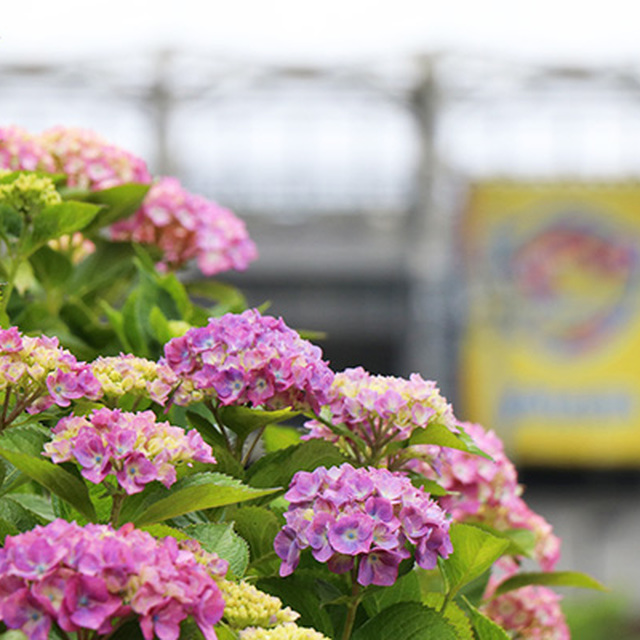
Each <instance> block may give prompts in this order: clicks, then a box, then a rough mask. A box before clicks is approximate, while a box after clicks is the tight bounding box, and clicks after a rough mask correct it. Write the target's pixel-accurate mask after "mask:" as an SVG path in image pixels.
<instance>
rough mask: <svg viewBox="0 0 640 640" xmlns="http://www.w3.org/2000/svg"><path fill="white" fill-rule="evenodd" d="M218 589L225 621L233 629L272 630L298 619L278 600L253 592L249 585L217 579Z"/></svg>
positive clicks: (294, 613)
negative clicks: (260, 628) (221, 597)
mask: <svg viewBox="0 0 640 640" xmlns="http://www.w3.org/2000/svg"><path fill="white" fill-rule="evenodd" d="M218 586H219V587H220V590H221V591H222V596H223V598H224V602H225V605H224V619H225V620H226V622H227V624H228V625H229V626H230V627H233V628H234V629H244V628H245V627H249V626H253V627H273V626H274V625H278V624H282V623H284V622H293V620H296V619H297V618H299V617H300V616H299V614H298V613H296V612H295V611H293V610H291V609H290V608H289V607H286V608H285V609H283V608H282V601H281V600H280V599H279V598H276V597H275V596H270V595H269V594H267V593H264V592H263V591H260V590H259V589H256V587H254V586H253V585H251V584H249V583H248V582H244V581H242V582H230V581H228V580H220V581H219V582H218Z"/></svg>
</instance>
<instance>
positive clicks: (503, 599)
mask: <svg viewBox="0 0 640 640" xmlns="http://www.w3.org/2000/svg"><path fill="white" fill-rule="evenodd" d="M561 599H562V597H561V596H560V595H558V594H557V593H555V592H554V591H552V590H551V589H549V588H547V587H538V586H529V587H522V588H521V589H516V590H514V591H509V592H507V593H505V594H503V595H501V596H498V597H497V598H494V599H493V600H490V601H489V603H488V604H487V605H486V607H485V608H484V609H483V613H485V614H486V615H487V616H489V617H490V618H491V619H492V620H493V621H494V622H496V623H497V624H499V625H500V626H501V627H503V628H504V629H506V630H507V631H511V632H515V633H517V637H518V638H522V640H570V638H571V634H570V632H569V628H568V627H567V623H566V620H565V617H564V614H563V613H562V609H561V608H560V600H561Z"/></svg>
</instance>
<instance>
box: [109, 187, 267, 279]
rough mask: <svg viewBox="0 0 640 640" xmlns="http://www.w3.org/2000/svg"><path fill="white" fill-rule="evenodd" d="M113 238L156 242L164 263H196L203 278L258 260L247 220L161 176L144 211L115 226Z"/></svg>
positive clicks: (245, 265) (166, 265)
mask: <svg viewBox="0 0 640 640" xmlns="http://www.w3.org/2000/svg"><path fill="white" fill-rule="evenodd" d="M111 234H112V237H113V238H114V239H115V240H127V241H129V240H132V241H134V242H139V243H143V244H152V245H155V246H157V247H159V248H160V249H161V250H162V252H163V258H162V263H161V264H162V265H164V266H165V267H169V268H171V269H175V268H177V267H179V266H181V265H183V264H184V263H186V262H188V261H190V260H193V259H195V260H196V262H197V264H198V268H199V269H200V271H202V273H203V274H205V275H208V276H211V275H214V274H216V273H221V272H223V271H228V270H229V269H235V270H238V271H243V270H244V269H246V268H247V266H248V265H249V263H250V262H252V261H253V260H255V258H256V257H257V250H256V246H255V244H254V243H253V241H252V240H251V239H250V238H249V235H248V234H247V229H246V227H245V224H244V222H242V220H240V219H239V218H237V217H236V216H235V215H234V214H233V213H232V212H231V211H229V210H228V209H225V208H224V207H221V206H220V205H218V204H216V203H215V202H212V201H210V200H207V199H206V198H203V197H201V196H197V195H194V194H192V193H189V192H188V191H186V190H185V189H184V188H183V187H182V186H181V185H180V182H178V180H176V179H175V178H161V179H160V180H158V181H157V182H155V183H154V185H153V186H152V187H151V189H150V191H149V193H148V194H147V196H146V197H145V199H144V202H143V204H142V207H141V208H140V209H139V210H138V211H137V212H136V213H135V215H133V216H132V217H131V218H129V219H127V220H123V221H121V222H118V223H116V224H115V225H113V227H112V228H111Z"/></svg>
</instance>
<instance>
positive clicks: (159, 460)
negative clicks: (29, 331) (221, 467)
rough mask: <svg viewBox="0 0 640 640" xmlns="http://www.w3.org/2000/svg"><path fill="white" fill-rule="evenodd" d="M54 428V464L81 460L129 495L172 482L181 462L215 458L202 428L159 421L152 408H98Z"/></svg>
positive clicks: (49, 447)
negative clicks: (151, 485)
mask: <svg viewBox="0 0 640 640" xmlns="http://www.w3.org/2000/svg"><path fill="white" fill-rule="evenodd" d="M52 432H53V439H52V440H51V442H48V443H46V444H45V447H44V449H45V453H44V455H46V456H49V457H50V458H51V459H52V460H53V462H55V463H61V462H68V461H70V460H72V461H74V462H77V463H78V464H79V465H80V466H81V467H82V471H81V473H82V475H83V476H84V477H85V478H86V479H87V480H89V481H90V482H94V483H95V484H98V483H100V482H102V481H103V480H104V479H105V478H106V477H107V476H109V475H115V477H116V480H117V482H118V484H119V485H120V487H122V489H124V491H125V492H126V493H128V494H133V493H138V492H140V491H142V490H143V489H144V487H145V485H146V484H148V483H149V482H153V481H154V480H158V481H160V482H162V484H164V485H165V487H170V486H171V485H172V484H173V483H174V482H175V481H176V465H178V464H185V463H186V464H189V463H191V462H194V461H196V462H208V463H215V459H214V458H213V456H212V455H211V447H210V446H209V445H208V444H206V443H205V442H204V440H203V439H202V436H201V435H200V434H199V433H198V432H197V431H195V430H191V431H188V432H185V431H184V429H182V428H180V427H173V426H171V425H170V424H169V423H168V422H156V417H155V415H154V413H153V412H152V411H143V412H140V413H128V412H124V411H120V410H119V409H98V410H96V411H94V412H93V413H91V414H90V415H88V416H69V417H66V418H63V419H62V420H60V421H59V422H58V424H57V425H56V426H55V427H54V428H53V430H52Z"/></svg>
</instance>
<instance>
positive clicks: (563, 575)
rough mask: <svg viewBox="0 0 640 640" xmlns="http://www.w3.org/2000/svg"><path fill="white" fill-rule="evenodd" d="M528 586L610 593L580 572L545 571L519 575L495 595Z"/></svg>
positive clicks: (505, 583)
mask: <svg viewBox="0 0 640 640" xmlns="http://www.w3.org/2000/svg"><path fill="white" fill-rule="evenodd" d="M528 585H544V586H546V587H579V588H581V589H595V590H597V591H609V589H608V588H607V587H605V586H604V585H603V584H601V583H600V582H598V581H597V580H596V579H595V578H592V577H591V576H589V575H587V574H586V573H580V572H579V571H544V572H532V573H518V574H516V575H514V576H512V577H511V578H507V579H506V580H505V581H504V582H501V583H500V584H499V585H498V588H497V589H496V592H495V595H496V596H499V595H502V594H503V593H507V591H512V590H513V589H520V588H521V587H526V586H528Z"/></svg>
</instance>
